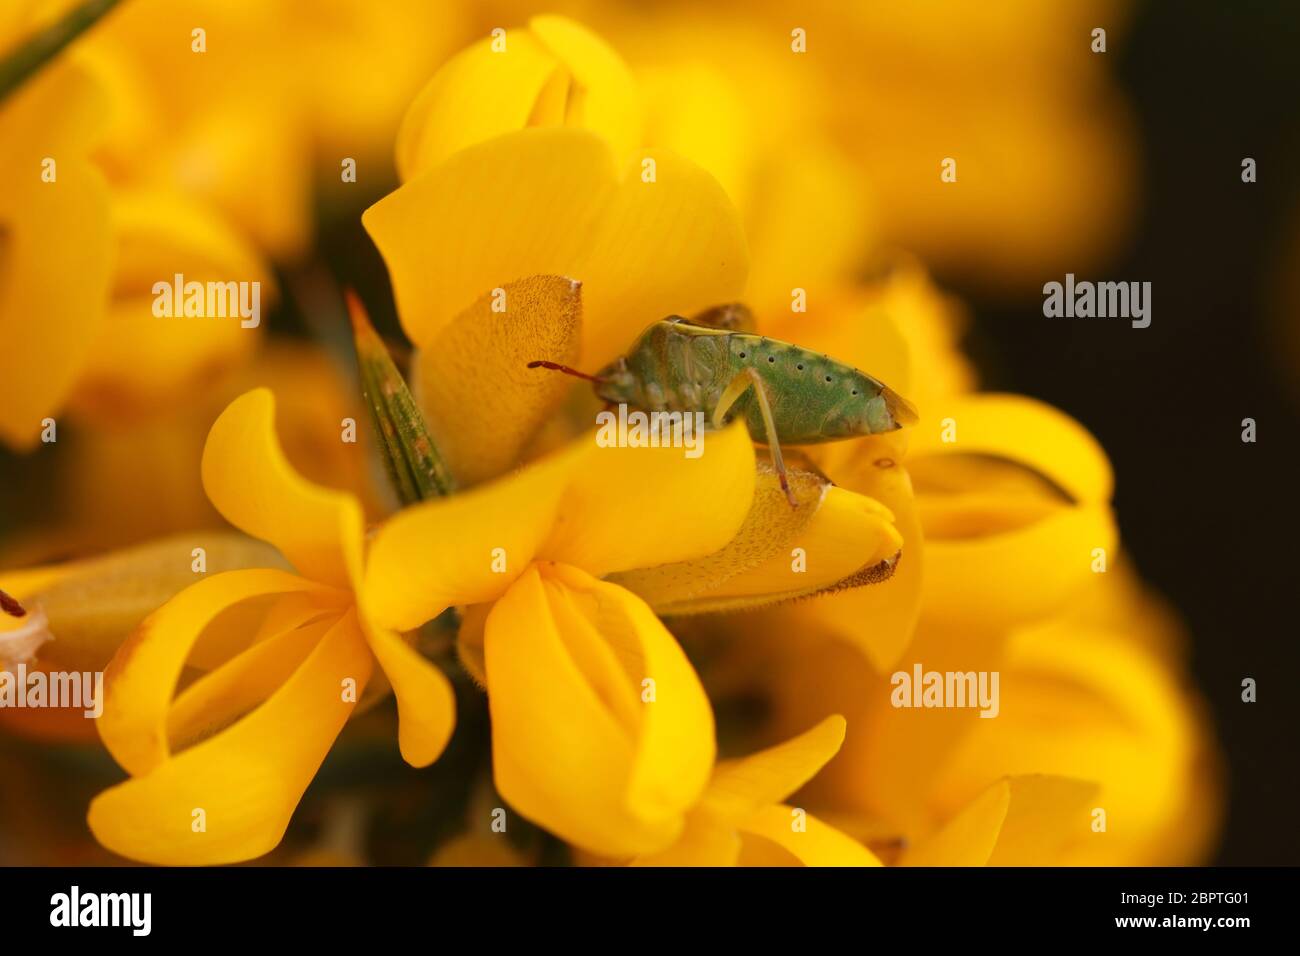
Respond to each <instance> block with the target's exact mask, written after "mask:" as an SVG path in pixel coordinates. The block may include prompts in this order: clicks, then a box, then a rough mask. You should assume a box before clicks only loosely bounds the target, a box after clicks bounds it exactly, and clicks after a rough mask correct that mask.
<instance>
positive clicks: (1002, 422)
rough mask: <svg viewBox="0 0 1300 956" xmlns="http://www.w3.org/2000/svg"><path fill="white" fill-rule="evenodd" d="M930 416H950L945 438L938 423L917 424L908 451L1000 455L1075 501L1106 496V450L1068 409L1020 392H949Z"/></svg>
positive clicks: (1110, 483)
mask: <svg viewBox="0 0 1300 956" xmlns="http://www.w3.org/2000/svg"><path fill="white" fill-rule="evenodd" d="M929 417H930V418H931V419H932V420H936V421H937V420H939V419H943V418H951V419H952V421H953V424H954V428H953V429H952V430H951V431H950V432H949V435H955V440H952V441H945V440H944V437H945V433H944V429H942V428H918V429H917V430H916V435H915V436H914V437H913V443H912V454H913V456H914V457H917V458H920V457H923V456H926V455H934V454H962V455H988V456H992V457H994V458H1005V459H1009V460H1011V461H1015V462H1018V463H1020V464H1021V465H1023V466H1025V467H1027V468H1029V469H1031V470H1033V471H1036V472H1038V473H1039V474H1042V475H1044V476H1046V477H1047V478H1049V479H1050V480H1051V481H1053V482H1055V483H1056V484H1057V485H1058V486H1059V487H1060V488H1062V489H1064V491H1065V492H1066V493H1067V494H1068V495H1069V496H1070V497H1071V498H1072V499H1073V500H1074V501H1076V502H1079V503H1083V504H1091V503H1094V502H1099V501H1109V500H1110V497H1111V494H1112V492H1113V490H1114V476H1113V474H1112V472H1111V468H1110V462H1109V461H1108V460H1107V458H1106V452H1105V451H1104V450H1103V449H1102V447H1101V446H1100V445H1099V444H1098V443H1097V440H1096V439H1095V438H1093V437H1092V435H1090V434H1089V433H1088V431H1087V430H1086V429H1085V428H1084V427H1083V426H1082V425H1080V424H1079V423H1078V422H1076V421H1075V420H1074V419H1072V418H1070V417H1069V416H1068V415H1065V414H1064V413H1062V412H1060V411H1058V410H1057V409H1055V408H1052V407H1051V406H1050V405H1046V404H1044V403H1042V402H1039V401H1035V400H1034V399H1031V398H1025V397H1023V396H1020V395H998V394H978V395H962V396H954V397H951V398H949V399H948V400H947V402H946V403H945V404H944V406H943V407H942V408H938V409H933V410H930V415H929Z"/></svg>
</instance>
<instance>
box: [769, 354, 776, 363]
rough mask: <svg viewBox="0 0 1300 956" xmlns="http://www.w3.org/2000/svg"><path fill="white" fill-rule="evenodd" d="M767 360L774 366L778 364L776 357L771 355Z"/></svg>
mask: <svg viewBox="0 0 1300 956" xmlns="http://www.w3.org/2000/svg"><path fill="white" fill-rule="evenodd" d="M767 360H768V361H769V362H771V363H772V364H774V365H775V364H776V356H775V355H769V356H768V357H767Z"/></svg>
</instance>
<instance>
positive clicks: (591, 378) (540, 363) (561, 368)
mask: <svg viewBox="0 0 1300 956" xmlns="http://www.w3.org/2000/svg"><path fill="white" fill-rule="evenodd" d="M528 367H529V368H549V369H550V370H551V371H553V372H563V373H564V374H565V375H572V376H573V377H574V378H585V379H586V380H587V381H588V382H596V383H597V384H599V383H601V382H606V381H608V379H604V378H601V377H600V376H599V375H588V374H587V373H586V372H579V371H578V370H577V369H576V368H569V366H567V365H560V364H559V363H558V362H547V361H544V360H542V359H538V360H537V361H536V362H529V363H528Z"/></svg>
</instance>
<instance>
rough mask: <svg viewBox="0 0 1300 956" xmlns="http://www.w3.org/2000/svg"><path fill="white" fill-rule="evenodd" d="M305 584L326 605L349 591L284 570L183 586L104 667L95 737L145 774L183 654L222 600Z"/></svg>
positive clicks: (163, 755) (160, 749)
mask: <svg viewBox="0 0 1300 956" xmlns="http://www.w3.org/2000/svg"><path fill="white" fill-rule="evenodd" d="M298 591H309V592H311V593H312V594H313V595H314V596H315V597H318V598H319V600H320V601H321V603H322V605H323V606H325V607H330V606H334V607H340V608H344V607H346V606H347V603H348V602H347V597H348V596H346V595H342V597H343V600H340V596H341V595H340V593H339V592H331V591H330V590H329V589H327V588H322V587H320V586H319V585H314V584H312V582H310V581H305V580H303V579H302V578H298V577H295V576H293V575H291V574H286V573H284V572H283V571H270V570H250V571H229V572H226V573H225V574H217V575H213V576H212V577H210V578H204V579H203V580H202V581H199V582H198V583H197V584H195V585H193V586H191V587H189V588H186V589H185V590H184V591H182V592H181V593H180V594H178V595H176V597H174V598H172V599H171V600H170V601H168V602H167V603H166V604H164V605H163V606H162V607H161V608H159V609H158V610H157V611H155V612H154V613H153V614H151V615H149V617H148V618H146V619H145V621H144V623H142V624H141V625H140V627H139V628H138V629H137V630H136V631H135V633H134V634H132V635H131V637H130V638H129V639H128V640H127V641H126V643H124V644H123V645H122V646H121V647H120V648H119V649H118V651H117V654H116V655H114V657H113V660H112V662H111V663H110V664H109V667H108V669H107V670H106V671H105V673H104V698H105V700H104V713H103V716H101V717H100V719H99V720H98V722H97V723H98V727H99V733H100V736H101V737H102V738H103V740H104V745H105V746H106V747H108V750H109V753H111V754H112V755H113V758H114V759H115V760H117V762H118V763H119V764H121V765H122V766H123V767H124V768H126V770H128V771H129V772H131V773H133V774H137V775H138V774H142V773H147V772H148V771H150V770H152V769H153V768H154V767H156V766H158V765H159V764H160V763H162V762H164V761H165V760H166V759H167V757H168V755H169V753H170V750H169V747H168V742H167V733H166V727H167V712H168V710H169V709H170V706H171V701H172V694H173V693H174V692H175V689H176V683H177V681H178V680H179V678H180V676H181V670H182V668H183V667H184V665H185V660H186V658H187V657H188V656H189V653H190V650H191V648H192V647H193V646H194V643H195V641H197V640H198V639H199V636H200V635H201V634H202V633H203V630H204V628H205V627H207V625H208V624H209V623H210V622H211V621H212V620H213V619H214V618H216V617H217V615H218V614H220V613H221V612H222V611H223V610H225V609H226V608H227V607H230V606H232V605H235V604H237V603H239V602H242V601H246V600H248V599H250V598H255V597H261V596H264V595H272V594H286V593H291V592H298Z"/></svg>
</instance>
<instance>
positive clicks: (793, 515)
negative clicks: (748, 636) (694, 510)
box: [613, 464, 902, 614]
mask: <svg viewBox="0 0 1300 956" xmlns="http://www.w3.org/2000/svg"><path fill="white" fill-rule="evenodd" d="M790 484H791V489H792V490H793V491H794V493H795V497H796V499H798V500H799V503H800V504H799V507H798V508H791V507H790V503H789V502H788V501H787V500H786V497H785V494H784V492H782V491H781V488H780V485H779V484H778V483H777V481H776V476H775V474H774V473H773V472H772V470H771V469H770V468H769V467H768V466H767V465H766V464H760V465H759V469H758V484H757V487H756V493H755V495H754V498H753V504H752V506H751V508H750V510H749V513H748V514H747V515H746V517H745V521H744V524H743V525H742V526H741V528H740V530H739V531H738V532H737V533H736V534H735V535H734V537H733V538H732V539H731V540H730V541H729V542H728V543H727V544H726V546H725V547H723V548H722V549H721V550H719V551H716V552H714V553H712V554H708V555H706V556H705V557H702V558H699V559H695V560H688V561H682V562H677V563H674V564H666V565H661V566H656V567H649V568H646V569H644V570H635V571H630V572H627V573H624V574H619V575H615V576H614V578H613V580H616V581H617V582H618V583H620V584H622V585H623V586H624V587H627V588H629V589H630V590H633V591H635V592H636V593H637V594H639V595H641V596H642V597H643V598H645V599H646V600H647V601H648V602H649V603H650V604H651V605H652V606H653V607H654V608H655V610H656V611H658V612H659V613H660V614H698V613H703V612H710V611H720V610H736V609H740V608H746V607H754V606H758V605H762V604H765V603H772V602H775V601H785V600H789V599H791V598H795V597H801V596H806V595H810V594H817V593H821V592H825V591H832V590H836V589H839V588H854V587H856V586H857V585H859V584H866V583H868V582H870V581H874V580H876V579H878V578H888V576H889V573H890V568H889V567H887V566H885V565H884V564H882V562H892V561H893V559H894V558H895V556H896V555H897V554H898V551H899V548H900V547H901V545H902V540H901V538H900V537H899V535H898V533H897V531H895V530H894V527H893V525H892V516H891V515H890V513H889V511H888V509H886V508H885V507H883V506H882V505H881V504H880V503H879V502H877V501H874V500H872V499H870V498H866V497H864V496H862V495H857V494H854V493H853V492H850V491H846V490H845V489H843V488H837V487H834V486H833V485H830V484H829V483H828V482H827V481H826V480H825V479H824V478H822V477H821V476H819V475H817V474H815V473H813V472H808V471H803V470H801V469H791V470H790Z"/></svg>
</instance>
